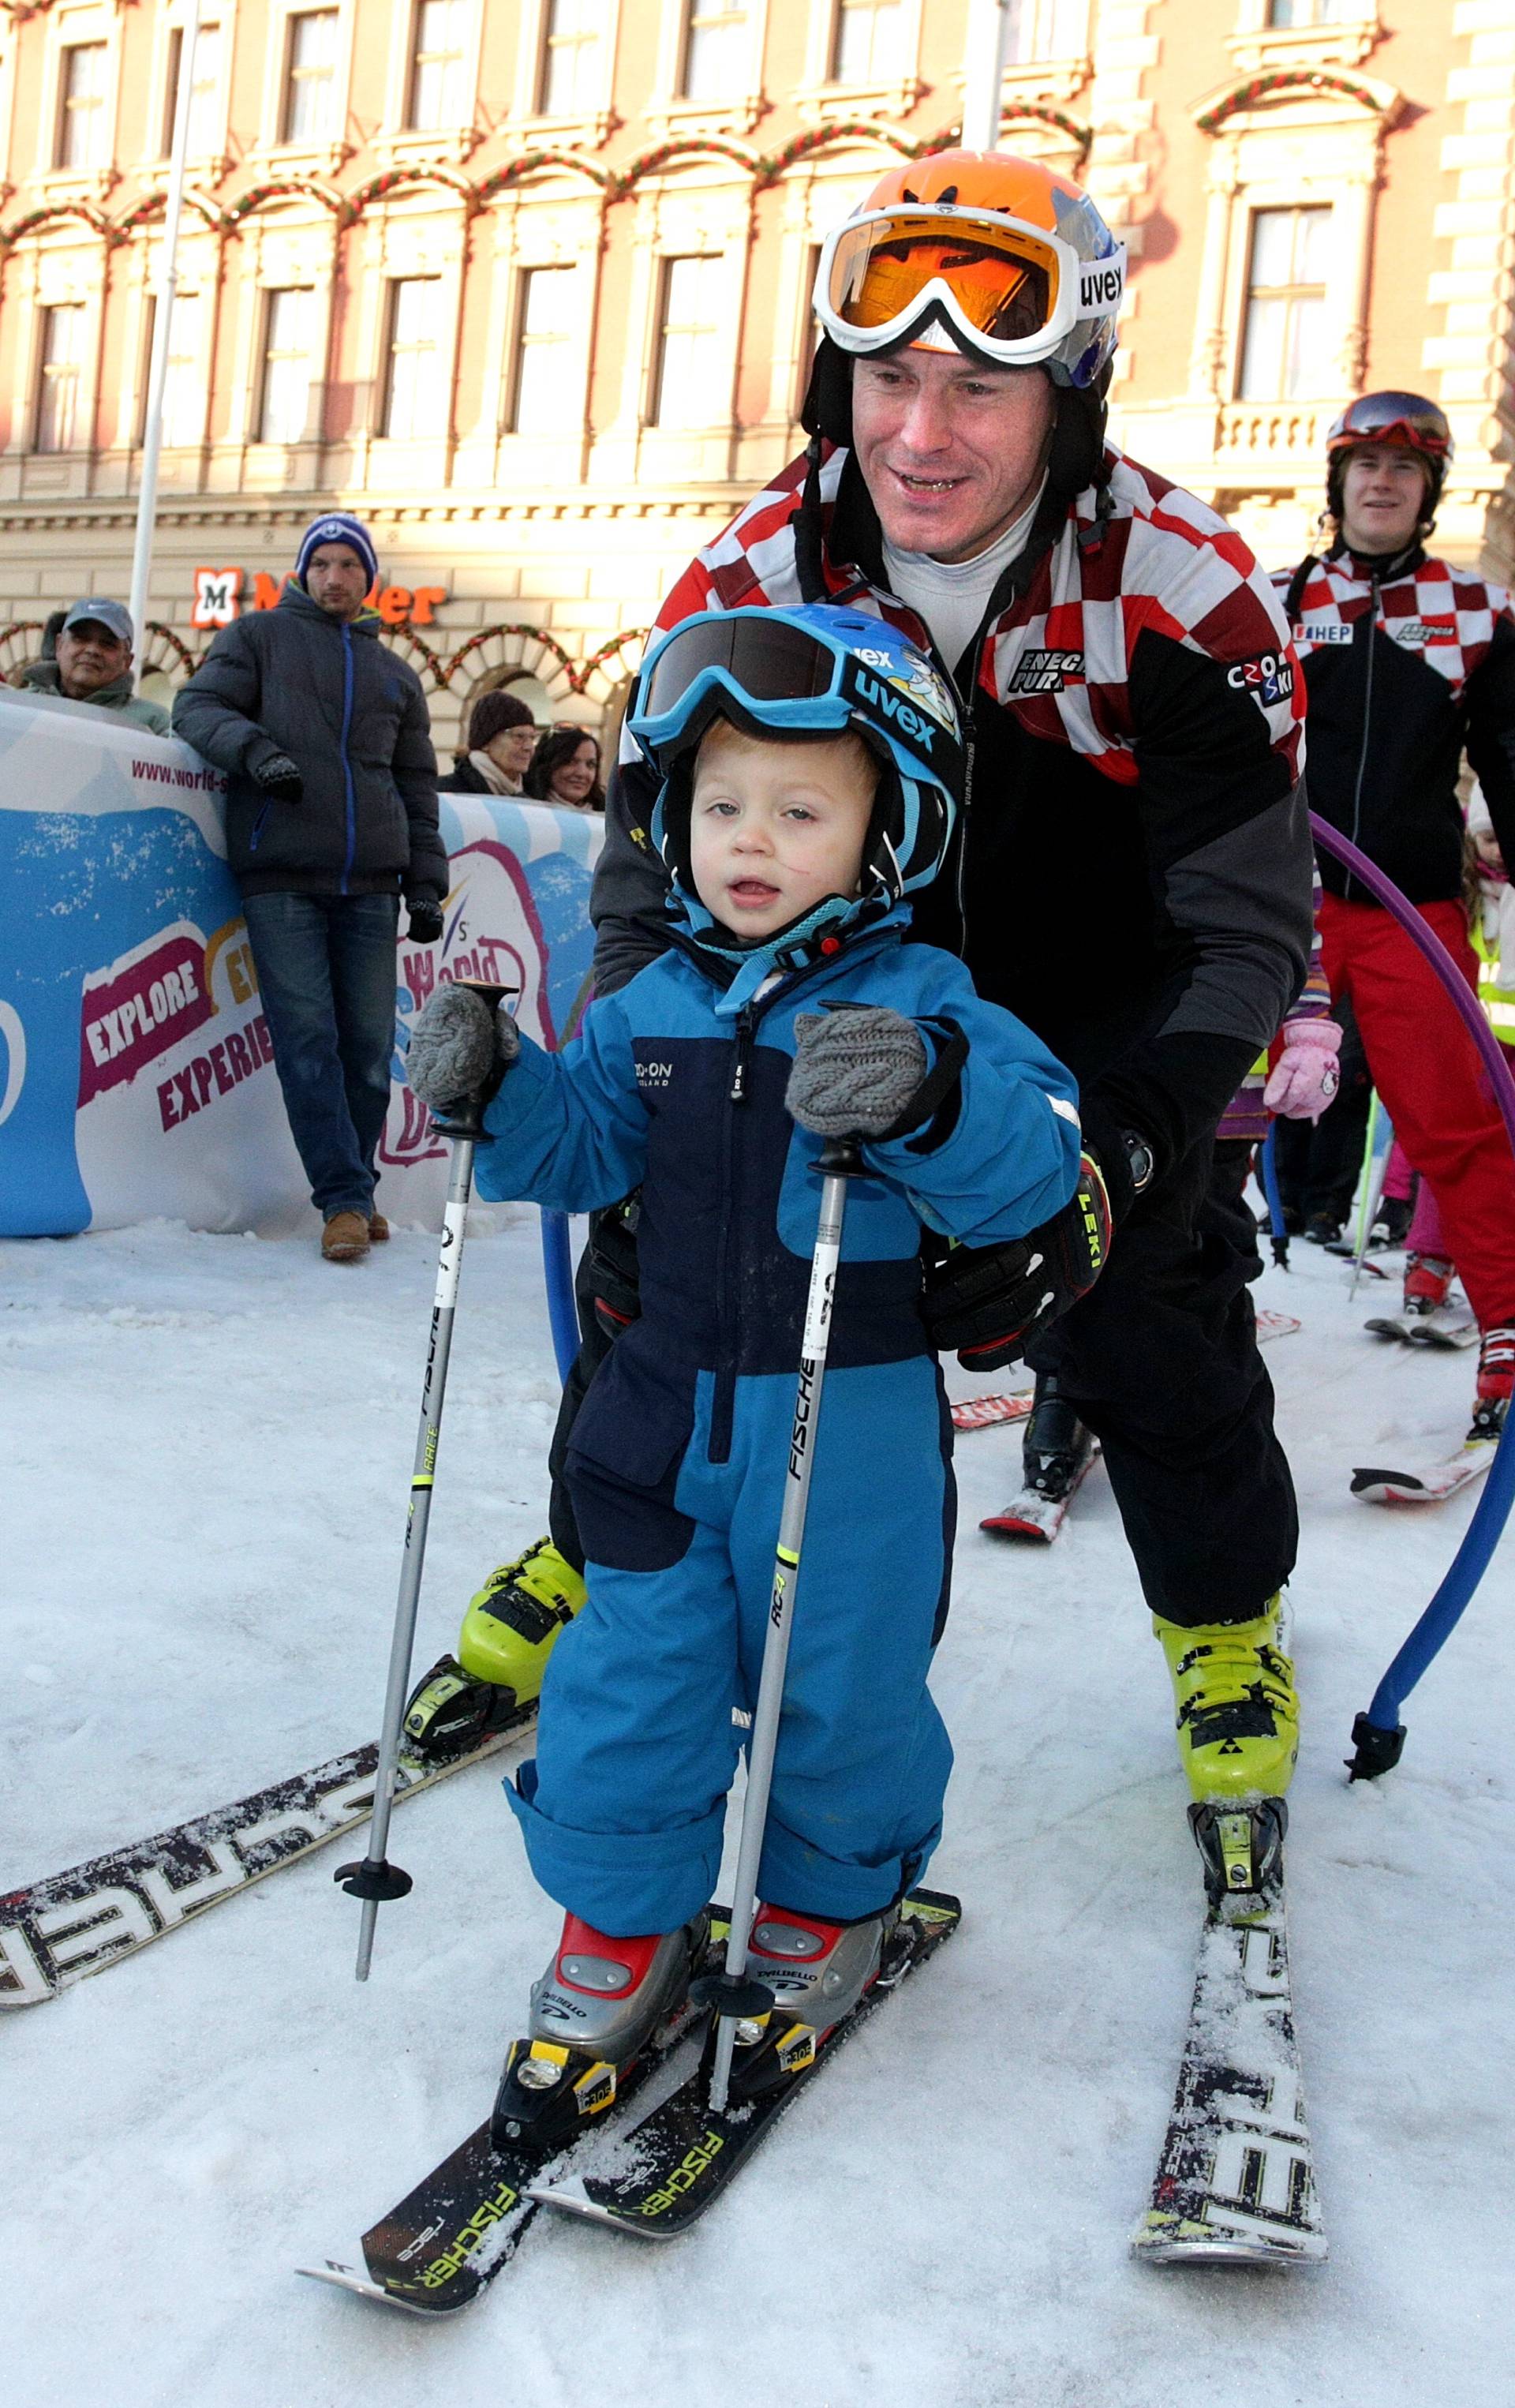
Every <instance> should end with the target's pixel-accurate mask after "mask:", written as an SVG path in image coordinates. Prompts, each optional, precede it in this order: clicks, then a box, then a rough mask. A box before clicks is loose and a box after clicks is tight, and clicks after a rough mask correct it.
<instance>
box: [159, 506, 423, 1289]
mask: <svg viewBox="0 0 1515 2408" xmlns="http://www.w3.org/2000/svg"><path fill="white" fill-rule="evenodd" d="M378 574H379V563H378V560H377V558H376V556H375V552H374V547H373V543H372V541H371V539H370V538H369V535H368V531H367V529H366V527H364V525H363V524H362V523H361V522H360V521H359V520H357V519H354V518H349V517H347V516H346V515H345V514H342V513H340V512H334V513H331V514H329V515H327V516H326V517H323V518H319V519H317V520H316V521H315V522H314V523H313V524H312V525H311V526H309V527H307V530H306V533H305V536H304V538H303V539H302V541H301V545H300V551H299V556H298V558H297V560H296V563H295V568H294V581H293V584H290V585H287V586H286V587H285V589H284V592H283V593H282V594H281V595H280V596H279V604H278V607H277V609H273V610H265V611H257V612H254V613H252V614H251V615H250V616H249V617H247V618H242V619H237V620H236V621H234V623H233V624H232V625H230V626H229V627H223V628H222V631H221V633H220V634H219V635H218V636H217V638H216V640H215V642H214V643H213V644H212V646H211V648H210V651H209V652H208V654H207V658H206V660H205V662H204V664H203V665H202V667H200V668H198V669H197V670H196V671H195V673H194V676H193V678H192V679H191V680H190V682H189V683H188V685H186V686H185V687H183V688H182V690H181V691H180V693H179V695H178V697H177V699H176V701H175V704H174V732H175V734H176V735H178V736H181V737H182V738H184V741H185V742H186V743H187V744H192V745H193V747H194V750H195V751H196V752H197V753H202V754H203V755H204V756H205V758H206V759H207V761H212V762H214V763H215V765H216V767H217V768H219V769H224V770H225V772H226V775H227V781H228V782H227V795H226V834H227V849H228V855H229V858H230V862H231V866H232V868H233V870H234V871H235V872H236V877H237V880H238V882H239V883H240V885H241V889H242V897H243V905H244V909H245V910H246V913H247V924H248V934H249V937H250V939H251V943H252V953H253V958H254V961H255V962H256V964H257V969H258V979H259V983H260V986H261V988H262V993H263V1004H264V1011H265V1013H266V1015H267V1020H268V1027H269V1031H270V1034H271V1036H272V1038H273V1041H274V1066H275V1068H276V1069H277V1070H278V1072H279V1084H280V1086H281V1087H282V1089H283V1093H284V1108H285V1110H286V1111H287V1112H288V1114H289V1120H290V1128H291V1131H292V1133H293V1138H294V1142H295V1145H296V1146H297V1147H298V1149H299V1154H300V1159H301V1161H302V1162H303V1163H304V1165H305V1168H306V1175H307V1178H308V1179H309V1182H310V1194H311V1201H312V1202H313V1203H314V1205H315V1207H316V1210H317V1211H318V1212H320V1214H321V1215H322V1222H323V1224H324V1228H323V1233H322V1254H324V1255H325V1256H326V1259H327V1260H328V1261H329V1262H356V1261H360V1260H361V1259H362V1257H363V1256H364V1254H366V1253H367V1252H368V1248H369V1245H370V1243H371V1242H373V1241H375V1240H380V1239H383V1238H387V1237H388V1235H389V1226H388V1224H387V1223H386V1222H385V1220H384V1218H383V1216H382V1214H381V1213H378V1212H376V1211H374V1183H375V1176H376V1174H375V1170H374V1157H375V1154H376V1153H377V1151H378V1146H379V1133H380V1131H381V1129H382V1128H383V1125H384V1114H385V1112H386V1111H387V1109H388V1106H389V1092H390V1060H391V1056H392V1054H393V1047H394V947H395V939H396V936H397V933H398V926H399V906H400V898H401V896H404V898H405V901H406V904H407V908H408V911H409V935H410V937H411V938H412V939H414V940H416V941H418V942H420V943H422V944H432V943H435V942H436V939H438V938H439V937H440V936H441V933H442V911H441V899H442V896H444V895H445V894H446V892H447V887H448V861H447V854H446V852H445V851H444V849H443V846H442V840H441V838H440V836H439V835H438V833H437V824H436V757H435V755H434V753H433V752H432V742H431V732H430V724H429V719H428V714H427V710H426V703H425V697H424V695H422V690H421V681H420V679H419V678H418V677H417V675H416V673H415V671H414V669H412V668H410V667H408V666H407V663H405V662H404V661H401V660H399V659H397V658H396V657H395V655H394V654H393V652H390V651H389V650H388V649H387V647H386V646H384V645H382V644H380V643H379V641H378V640H377V638H378V635H379V624H380V623H379V615H378V613H377V611H374V610H371V609H367V608H366V607H365V605H366V597H367V595H368V592H369V589H370V587H371V586H372V585H373V584H374V583H375V582H376V581H377V579H378Z"/></svg>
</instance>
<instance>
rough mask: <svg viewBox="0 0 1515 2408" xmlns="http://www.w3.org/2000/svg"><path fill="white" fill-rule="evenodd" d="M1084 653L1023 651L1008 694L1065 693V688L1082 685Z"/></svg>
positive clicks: (1011, 679)
mask: <svg viewBox="0 0 1515 2408" xmlns="http://www.w3.org/2000/svg"><path fill="white" fill-rule="evenodd" d="M1083 681H1084V667H1083V654H1082V652H1022V655H1021V657H1020V659H1019V660H1018V661H1017V663H1016V665H1015V669H1014V672H1013V674H1012V676H1011V678H1010V682H1009V686H1008V692H1009V693H1011V694H1061V693H1062V691H1063V688H1064V687H1065V685H1082V683H1083Z"/></svg>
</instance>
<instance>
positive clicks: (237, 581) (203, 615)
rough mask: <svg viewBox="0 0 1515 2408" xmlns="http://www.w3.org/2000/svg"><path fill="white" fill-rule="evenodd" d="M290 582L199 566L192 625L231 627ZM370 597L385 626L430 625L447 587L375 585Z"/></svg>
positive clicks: (261, 571)
mask: <svg viewBox="0 0 1515 2408" xmlns="http://www.w3.org/2000/svg"><path fill="white" fill-rule="evenodd" d="M287 582H288V580H287V579H286V578H283V577H270V576H268V575H267V573H266V572H265V571H264V569H261V568H260V569H258V570H257V571H256V573H255V574H254V575H253V577H252V578H251V579H249V577H248V574H247V572H246V570H245V569H241V568H197V569H196V570H195V572H194V601H193V605H192V607H191V609H190V624H191V626H192V627H197V628H200V629H202V630H205V629H207V628H210V627H229V626H230V625H231V624H232V621H233V620H234V619H238V618H240V617H241V615H242V612H243V611H244V610H271V609H273V608H274V605H275V604H276V602H277V601H278V600H279V595H280V594H282V592H283V591H284V587H285V585H286V583H287ZM368 599H369V601H370V602H371V603H372V604H373V606H374V609H376V610H377V611H378V612H379V617H380V618H381V619H382V620H383V622H384V624H385V626H386V627H429V626H431V624H433V619H434V615H435V613H436V606H437V604H438V603H439V602H445V601H446V600H447V587H446V586H445V585H418V586H416V587H415V588H414V589H413V590H412V588H411V587H410V586H408V585H376V586H375V587H374V589H373V592H372V593H371V594H370V595H369V596H368Z"/></svg>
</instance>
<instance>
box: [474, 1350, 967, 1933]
mask: <svg viewBox="0 0 1515 2408" xmlns="http://www.w3.org/2000/svg"><path fill="white" fill-rule="evenodd" d="M649 1340H650V1332H649V1331H648V1330H647V1329H646V1327H645V1325H637V1326H636V1331H635V1332H628V1333H627V1336H626V1338H624V1339H622V1340H621V1341H620V1342H619V1343H618V1344H617V1346H616V1347H615V1348H614V1350H613V1352H612V1354H611V1355H610V1357H609V1359H608V1361H607V1363H606V1364H605V1365H604V1366H603V1367H602V1369H601V1370H600V1372H599V1374H598V1376H597V1378H596V1380H595V1382H594V1383H593V1388H592V1389H591V1391H590V1394H589V1397H588V1398H587V1399H586V1401H585V1404H584V1408H583V1410H582V1412H580V1414H579V1419H578V1422H577V1423H576V1425H575V1428H574V1432H573V1439H572V1442H571V1445H570V1449H569V1453H568V1464H567V1476H568V1482H569V1487H570V1490H571V1493H572V1497H573V1503H574V1509H575V1512H576V1515H577V1518H578V1523H579V1532H580V1535H581V1537H582V1540H583V1543H584V1551H585V1555H586V1558H587V1562H586V1578H587V1583H588V1588H589V1602H588V1604H587V1605H586V1606H585V1607H584V1609H583V1611H582V1613H580V1614H579V1617H578V1619H577V1621H575V1622H574V1623H573V1624H571V1625H570V1627H568V1628H567V1629H566V1630H565V1632H564V1633H563V1636H562V1638H561V1639H560V1640H559V1641H558V1643H557V1646H556V1647H555V1648H554V1650H553V1653H552V1656H551V1658H550V1662H549V1665H548V1670H547V1678H546V1682H545V1684H544V1686H543V1691H542V1702H541V1710H540V1716H539V1720H538V1725H537V1752H536V1761H535V1763H533V1764H526V1765H523V1766H522V1768H521V1771H520V1775H519V1780H518V1785H517V1786H515V1787H512V1786H511V1785H509V1784H508V1783H507V1785H506V1795H507V1798H508V1799H509V1800H510V1804H511V1807H512V1808H513V1810H514V1812H515V1814H516V1817H517V1819H518V1821H519V1822H520V1824H521V1828H522V1833H523V1835H524V1838H525V1842H526V1850H527V1854H528V1856H530V1858H531V1865H532V1871H534V1873H535V1874H536V1878H537V1880H538V1881H539V1882H540V1883H541V1885H542V1887H543V1888H544V1889H545V1890H546V1891H547V1892H548V1894H549V1896H550V1897H551V1898H553V1899H556V1900H557V1901H558V1903H559V1904H560V1905H562V1906H564V1907H565V1908H567V1909H568V1910H569V1911H570V1912H571V1913H573V1914H579V1915H581V1916H582V1917H583V1919H584V1920H585V1921H586V1922H587V1923H591V1924H593V1926H594V1927H595V1928H596V1929H598V1930H601V1931H605V1932H607V1933H610V1934H613V1935H616V1936H619V1937H626V1936H629V1935H631V1934H634V1933H644V1932H654V1931H670V1930H672V1929H673V1928H675V1927H676V1926H677V1925H679V1924H681V1923H686V1922H688V1921H689V1920H690V1918H691V1917H692V1916H693V1915H694V1914H697V1913H698V1912H699V1910H700V1908H701V1907H703V1906H704V1905H705V1904H706V1903H707V1900H708V1899H710V1897H711V1896H712V1894H713V1892H714V1889H715V1885H716V1876H717V1872H718V1871H719V1868H720V1863H721V1850H722V1832H723V1827H724V1819H725V1803H726V1792H727V1790H728V1789H729V1787H730V1785H731V1782H732V1779H733V1776H734V1774H735V1771H736V1759H737V1755H738V1751H739V1749H740V1747H741V1745H742V1742H743V1733H742V1731H741V1729H740V1728H739V1727H736V1726H735V1725H734V1724H733V1721H732V1711H733V1709H734V1708H740V1709H742V1710H744V1711H747V1712H750V1710H751V1709H752V1707H753V1706H754V1704H755V1703H756V1699H757V1690H758V1679H759V1674H760V1670H761V1666H762V1660H763V1641H764V1633H765V1627H766V1622H767V1613H768V1604H769V1598H770V1594H771V1589H772V1583H773V1567H774V1548H775V1545H776V1543H777V1541H778V1536H779V1512H780V1509H781V1505H782V1500H783V1488H784V1475H785V1469H786V1467H787V1462H788V1451H789V1436H790V1427H791V1423H792V1420H793V1405H794V1379H793V1374H783V1375H768V1374H762V1375H752V1376H750V1377H744V1378H742V1379H739V1380H738V1381H737V1382H736V1389H735V1409H734V1412H733V1414H732V1419H731V1436H730V1445H729V1451H728V1452H727V1453H726V1458H725V1459H724V1460H723V1461H721V1462H715V1463H712V1462H711V1461H710V1460H709V1453H710V1443H711V1409H712V1402H713V1399H714V1389H715V1382H714V1378H713V1375H712V1374H711V1373H709V1372H707V1371H699V1372H692V1373H689V1374H687V1375H681V1374H680V1373H679V1370H678V1369H677V1368H670V1367H669V1366H668V1365H667V1364H666V1363H660V1362H659V1361H658V1359H657V1355H656V1352H655V1349H654V1347H653V1346H652V1345H650V1343H649ZM723 1419H724V1416H723V1415H722V1421H723ZM670 1433H671V1436H672V1443H671V1445H670V1442H669V1441H670ZM722 1443H723V1441H722ZM950 1452H951V1429H950V1420H949V1418H948V1414H947V1409H946V1403H945V1398H944V1397H943V1393H942V1388H941V1382H940V1376H939V1373H938V1371H937V1368H936V1361H935V1359H934V1358H933V1357H931V1356H927V1355H921V1356H917V1357H914V1358H913V1359H911V1360H909V1361H906V1362H896V1363H888V1364H881V1365H876V1366H867V1367H863V1368H859V1369H836V1370H832V1371H830V1372H828V1374H827V1376H826V1381H825V1386H824V1392H823V1395H822V1406H821V1416H820V1426H819V1431H818V1435H817V1441H816V1451H815V1456H814V1469H813V1471H812V1473H811V1485H810V1500H809V1514H808V1523H807V1527H806V1533H805V1545H804V1553H803V1558H802V1563H801V1570H800V1580H799V1587H798V1592H797V1597H796V1603H795V1609H794V1622H793V1637H792V1641H791V1649H790V1656H789V1672H788V1681H787V1684H786V1688H785V1696H784V1712H783V1717H782V1720H781V1723H780V1725H779V1745H778V1756H777V1760H776V1763H775V1768H774V1781H773V1792H772V1801H771V1805H770V1808H769V1814H768V1823H767V1834H766V1839H765V1845H764V1851H763V1862H762V1866H761V1870H760V1874H759V1885H760V1890H761V1894H762V1896H763V1898H764V1899H765V1900H766V1901H767V1902H768V1903H769V1904H771V1905H776V1906H783V1907H789V1908H791V1909H793V1910H795V1911H797V1912H799V1913H802V1914H819V1915H823V1916H828V1917H831V1918H833V1919H835V1920H837V1921H845V1920H848V1919H854V1918H856V1917H859V1916H862V1915H866V1914H875V1913H877V1912H878V1911H879V1909H880V1908H882V1907H885V1906H888V1905H889V1904H890V1903H891V1901H892V1900H893V1899H895V1898H897V1897H899V1896H900V1895H901V1893H902V1892H903V1891H905V1890H907V1889H908V1888H909V1887H911V1886H912V1885H914V1884H915V1883H916V1882H917V1881H918V1880H919V1878H920V1876H921V1873H922V1870H923V1868H924V1866H925V1863H926V1861H927V1859H928V1857H929V1856H930V1855H931V1852H932V1850H933V1848H934V1847H935V1846H936V1841H937V1839H938V1837H939V1835H940V1831H941V1816H942V1799H943V1795H944V1792H945V1790H946V1787H947V1778H948V1774H949V1772H950V1770H951V1761H952V1752H951V1746H950V1742H949V1740H948V1737H947V1732H946V1729H945V1727H944V1726H943V1723H942V1720H941V1717H940V1715H939V1714H938V1713H937V1712H936V1706H935V1704H934V1703H933V1701H932V1699H931V1696H930V1693H929V1691H928V1689H927V1687H926V1675H927V1671H928V1670H929V1668H930V1663H931V1656H932V1650H933V1648H934V1647H935V1645H936V1640H937V1638H938V1637H939V1636H940V1630H941V1625H942V1623H943V1621H944V1620H945V1617H946V1610H947V1594H948V1580H949V1575H950V1563H951V1546H952V1535H953V1521H954V1513H955V1490H954V1485H953V1481H952V1473H951V1464H950Z"/></svg>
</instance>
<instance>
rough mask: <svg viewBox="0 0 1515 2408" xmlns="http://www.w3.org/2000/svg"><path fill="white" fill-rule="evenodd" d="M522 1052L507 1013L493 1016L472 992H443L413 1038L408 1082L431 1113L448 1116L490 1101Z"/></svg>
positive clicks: (407, 1064) (451, 987)
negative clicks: (457, 1108)
mask: <svg viewBox="0 0 1515 2408" xmlns="http://www.w3.org/2000/svg"><path fill="white" fill-rule="evenodd" d="M520 1051H521V1039H520V1038H519V1037H518V1036H517V1035H516V1024H515V1022H514V1021H513V1020H512V1019H511V1018H510V1015H509V1013H508V1012H507V1011H505V1010H503V1009H502V1010H500V1011H491V1010H490V1008H489V1006H488V1004H487V1003H486V1002H485V1001H484V998H483V996H481V995H476V994H475V993H474V991H473V989H472V988H471V987H466V986H454V985H451V984H448V985H446V986H439V987H438V988H437V990H436V994H435V995H434V996H432V998H431V1000H430V1002H429V1003H428V1004H427V1006H426V1008H425V1010H424V1011H422V1014H421V1017H420V1019H419V1020H418V1021H417V1022H416V1025H415V1026H414V1028H413V1029H412V1030H411V1032H410V1050H409V1052H408V1053H407V1055H406V1057H405V1075H406V1082H407V1085H408V1087H409V1089H410V1092H411V1094H412V1095H413V1096H419V1097H420V1098H421V1101H422V1103H423V1104H424V1105H426V1107H427V1109H428V1110H429V1111H434V1112H445V1111H447V1110H448V1109H449V1107H450V1106H451V1105H454V1104H459V1103H462V1102H463V1101H464V1099H465V1097H472V1096H479V1097H484V1098H485V1099H486V1100H487V1098H488V1097H491V1096H493V1093H494V1091H495V1089H496V1087H498V1085H499V1083H500V1081H501V1079H502V1078H503V1077H504V1075H505V1073H506V1071H507V1070H508V1068H510V1065H511V1063H512V1062H513V1061H514V1060H515V1058H516V1055H517V1054H519V1053H520Z"/></svg>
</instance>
